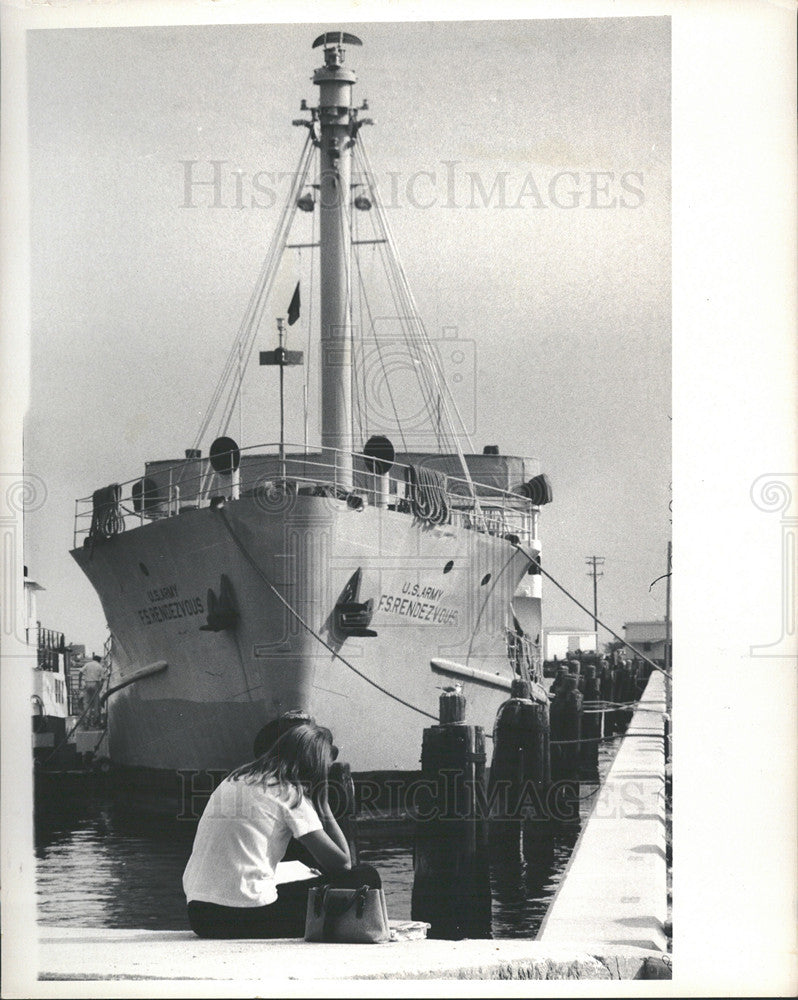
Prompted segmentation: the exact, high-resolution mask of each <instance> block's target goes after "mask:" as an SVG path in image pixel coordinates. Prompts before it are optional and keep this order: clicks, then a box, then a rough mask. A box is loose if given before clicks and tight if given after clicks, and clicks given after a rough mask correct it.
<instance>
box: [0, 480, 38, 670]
mask: <svg viewBox="0 0 798 1000" xmlns="http://www.w3.org/2000/svg"><path fill="white" fill-rule="evenodd" d="M46 501H47V486H46V485H45V482H44V480H43V479H42V478H41V476H36V475H33V474H32V473H19V472H17V473H15V472H0V545H1V546H2V560H1V561H2V567H3V587H2V593H3V601H2V604H0V644H5V645H6V646H7V647H8V648H7V649H4V653H5V654H7V655H15V654H13V653H11V652H9V650H10V648H11V647H10V646H8V644H7V643H5V640H8V639H11V638H13V639H16V640H17V641H18V642H20V643H22V644H23V645H24V644H26V643H27V635H26V632H27V622H26V609H25V608H24V607H23V608H20V607H19V605H18V595H19V585H20V580H21V579H22V578H23V575H24V574H23V567H22V566H20V560H19V555H20V553H21V551H22V546H21V544H20V535H21V533H22V518H23V516H24V515H25V514H30V513H31V512H33V511H35V510H40V509H41V508H42V507H43V506H44V504H45V503H46ZM18 655H19V654H18Z"/></svg>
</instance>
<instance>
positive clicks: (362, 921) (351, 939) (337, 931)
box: [305, 885, 391, 944]
mask: <svg viewBox="0 0 798 1000" xmlns="http://www.w3.org/2000/svg"><path fill="white" fill-rule="evenodd" d="M390 939H391V931H390V927H389V925H388V910H387V908H386V906H385V894H384V893H383V891H382V889H370V888H369V887H368V886H367V885H362V886H361V887H360V888H359V889H334V888H332V887H331V886H328V885H323V886H316V887H314V888H312V889H310V890H309V891H308V909H307V916H306V918H305V940H306V941H335V942H338V943H341V944H344V943H345V944H382V943H383V942H385V941H390Z"/></svg>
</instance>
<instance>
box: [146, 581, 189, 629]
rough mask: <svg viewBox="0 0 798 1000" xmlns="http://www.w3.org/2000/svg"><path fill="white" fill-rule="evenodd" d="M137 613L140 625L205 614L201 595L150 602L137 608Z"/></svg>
mask: <svg viewBox="0 0 798 1000" xmlns="http://www.w3.org/2000/svg"><path fill="white" fill-rule="evenodd" d="M175 590H177V588H175ZM151 593H157V591H152V592H151ZM147 596H148V597H149V596H150V594H148V595H147ZM137 614H138V616H139V621H140V622H141V623H142V625H155V624H156V623H157V622H168V621H171V620H172V619H174V618H188V617H191V616H193V615H202V614H205V605H204V604H203V603H202V598H201V597H187V598H185V600H182V601H169V602H167V603H166V604H151V605H150V606H149V607H147V608H139V610H138V612H137Z"/></svg>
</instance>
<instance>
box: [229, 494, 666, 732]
mask: <svg viewBox="0 0 798 1000" xmlns="http://www.w3.org/2000/svg"><path fill="white" fill-rule="evenodd" d="M217 513H218V514H219V516H220V517H221V519H222V522H223V524H224V526H225V528H226V530H227V532H228V534H229V535H230V537H231V539H232V540H233V543H234V544H235V546H236V548H238V550H239V551H240V552H241V554H242V555H243V556H244V558H245V559H246V560H247V562H248V563H249V565H250V566H251V567H252V568H253V569H254V570H255V572H256V573H257V574H258V576H259V577H260V578H261V579H262V580H263V582H264V583H265V584H266V586H267V587H268V588H269V590H270V591H271V592H272V593H273V594H274V596H275V597H276V598H277V600H278V601H279V602H280V603H281V604H282V605H283V607H284V608H285V609H286V610H287V611H288V613H289V614H290V615H292V616H293V617H294V618H295V619H296V620H297V622H299V624H300V625H301V626H302V628H304V629H305V630H306V631H307V632H308V633H309V634H310V635H312V636H313V637H314V639H316V640H317V641H318V642H320V643H321V644H322V646H324V647H325V649H328V650H329V651H330V652H331V653H332V654H333V656H334V657H336V658H337V659H338V660H340V661H341V663H343V664H344V666H346V667H348V668H349V669H350V670H351V671H352V672H353V673H354V674H356V675H357V676H358V677H360V678H361V680H364V681H365V682H366V683H367V684H370V685H371V686H372V687H373V688H375V689H376V690H377V691H379V692H380V693H381V694H384V695H386V696H387V697H388V698H392V699H393V700H394V701H396V702H398V703H399V704H400V705H404V706H405V708H409V709H411V711H413V712H417V713H418V714H419V715H423V716H424V717H425V718H427V719H432V720H433V721H434V722H438V717H437V716H436V715H433V713H432V712H428V711H426V709H423V708H419V707H418V705H414V704H412V702H409V701H405V699H404V698H401V697H400V696H399V695H397V694H394V692H393V691H389V690H388V689H387V688H385V687H383V686H382V685H381V684H379V683H377V681H375V680H373V679H372V678H371V677H369V676H368V675H367V674H364V673H363V671H361V670H358V669H357V667H356V666H354V664H352V663H350V662H349V660H347V659H346V657H345V656H342V655H341V654H340V653H339V652H338V651H337V650H335V649H334V648H333V647H332V646H331V645H330V644H329V643H328V642H327V641H326V640H325V639H324V638H323V637H322V636H321V635H319V633H318V632H317V631H316V630H315V629H314V628H313V627H312V626H311V625H310V624H309V623H308V622H306V621H305V619H304V618H303V617H302V615H301V614H300V613H299V612H298V611H297V610H296V608H294V607H293V605H292V604H291V602H290V601H288V600H287V599H286V598H285V597H283V595H282V594H281V593H280V591H279V590H278V589H277V588H276V587H275V586H274V584H273V583H272V582H271V580H270V579H269V577H268V576H267V575H266V573H265V572H264V570H263V568H262V567H261V566H259V565H258V563H257V562H256V561H255V559H254V558H253V557H252V555H251V554H250V553H249V552H248V551H247V548H246V546H245V545H244V544H243V542H242V541H241V539H240V538H239V537H238V535H236V533H235V531H234V530H233V527H232V525H231V524H230V522H229V520H228V518H227V516H226V514H225V512H224V509H223V508H218V509H217ZM519 548H520V546H519ZM521 551H522V552H523V551H524V550H523V549H521ZM524 554H525V555H526V553H524ZM546 575H549V574H546ZM555 582H556V581H555ZM558 586H559V584H558ZM561 589H562V588H561ZM566 593H567V591H566ZM604 627H605V628H607V626H604ZM608 631H610V630H609V629H608ZM613 634H614V633H613ZM630 648H633V647H630ZM647 662H650V661H648V660H647ZM658 669H660V668H658ZM663 673H665V671H663ZM606 704H607V706H611V709H610V708H596V709H593V710H592V711H596V712H599V711H605V710H612V711H623V710H631V709H632V708H633V707H634V705H635V703H634V702H608V703H606ZM588 711H591V710H590V709H589V710H588ZM639 711H653V710H646V709H639ZM655 714H656V713H655ZM628 735H629V736H631V737H632V738H634V737H647V736H649V734H648V733H629V734H628ZM485 736H486V738H487V739H490V740H492V739H493V734H492V733H485ZM623 736H624V734H623V733H617V734H615V735H612V736H600V737H587V738H584V739H578V740H551V745H552V746H565V745H567V744H573V743H608V742H610V741H612V740H617V739H622V738H623Z"/></svg>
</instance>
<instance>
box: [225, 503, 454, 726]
mask: <svg viewBox="0 0 798 1000" xmlns="http://www.w3.org/2000/svg"><path fill="white" fill-rule="evenodd" d="M217 513H218V514H219V515H220V516H221V518H222V522H223V523H224V526H225V528H227V531H228V533H229V535H230V537H231V538H232V539H233V542H234V544H235V545H236V547H237V548H238V550H239V551H240V552H241V554H242V555H243V556H244V558H245V559H246V560H247V562H248V563H249V564H250V566H252V568H253V569H254V570H255V572H256V573H257V574H258V576H259V577H260V578H261V579H262V580H263V582H264V583H265V584H266V586H267V587H268V588H269V590H271V592H272V593H273V594H274V596H275V597H276V598H277V600H278V601H279V602H280V603H281V604H282V605H283V607H284V608H285V609H286V610H287V611H288V613H289V614H291V615H293V616H294V618H295V619H296V620H297V621H298V622H299V624H300V625H301V626H302V628H304V629H305V630H306V631H307V632H309V633H310V634H311V635H312V636H313V638H314V639H317V640H318V641H319V642H320V643H321V644H322V646H324V647H325V648H326V649H328V650H329V651H330V652H331V653H332V654H333V656H335V657H337V658H338V659H339V660H340V661H341V663H343V664H344V666H346V667H349V669H350V670H351V671H352V672H353V673H355V674H357V676H358V677H360V678H361V680H364V681H365V682H366V683H367V684H370V685H371V686H372V687H373V688H376V689H377V690H378V691H380V692H381V693H382V694H384V695H387V696H388V697H389V698H393V700H394V701H397V702H399V704H400V705H404V706H405V708H409V709H412V711H414V712H418V714H419V715H424V716H426V717H427V718H428V719H433V720H434V721H435V722H437V721H438V717H437V715H433V714H432V713H431V712H427V711H426V710H425V709H423V708H419V707H418V706H417V705H413V704H412V703H411V702H409V701H405V700H404V698H400V697H399V695H398V694H394V693H393V691H389V690H388V689H387V688H384V687H383V686H382V685H381V684H378V683H377V682H376V681H375V680H372V679H371V678H370V677H369V676H368V675H367V674H364V673H363V672H362V671H361V670H358V669H357V667H355V666H353V664H351V663H350V662H349V660H347V659H346V657H344V656H341V654H340V653H339V652H337V651H336V650H335V649H333V647H332V646H331V645H330V644H329V643H328V642H326V641H325V640H324V639H323V638H322V637H321V636H320V635H319V633H318V632H316V631H315V630H314V629H313V628H312V627H311V626H310V625H309V624H308V623H307V622H306V621H305V619H304V618H303V617H302V615H300V613H299V612H298V611H297V610H296V608H294V607H293V606H292V605H291V603H290V602H289V601H287V600H286V599H285V598H284V597H283V595H282V594H281V593H280V591H279V590H278V589H277V588H276V587H275V586H274V584H273V583H272V582H271V580H270V579H269V578H268V576H266V574H265V573H264V571H263V569H262V568H261V567H260V566H259V565H258V564H257V562H255V560H254V559H253V558H252V556H251V555H250V554H249V552H248V551H247V549H246V547H245V546H244V544H243V543H242V542H241V540H240V539H239V537H238V536H237V535H236V533H235V531H233V528H232V526H231V525H230V522H229V521H228V520H227V516H226V515H225V512H224V510H223V509H222V508H217Z"/></svg>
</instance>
